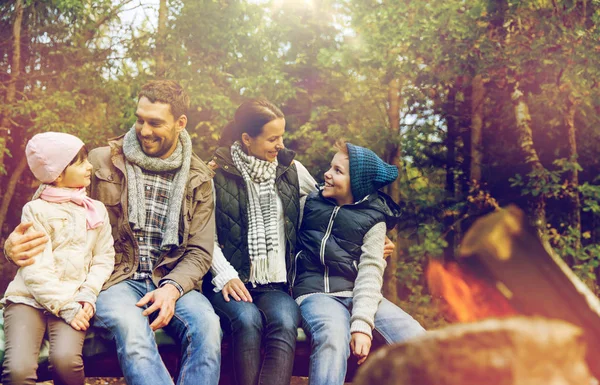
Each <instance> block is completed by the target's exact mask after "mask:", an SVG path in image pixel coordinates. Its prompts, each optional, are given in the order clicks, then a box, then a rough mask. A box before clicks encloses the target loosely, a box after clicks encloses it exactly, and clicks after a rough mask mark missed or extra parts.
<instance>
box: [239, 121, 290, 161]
mask: <svg viewBox="0 0 600 385" xmlns="http://www.w3.org/2000/svg"><path fill="white" fill-rule="evenodd" d="M284 133H285V119H284V118H277V119H275V120H271V121H270V122H269V123H267V124H265V125H264V126H263V128H262V132H261V134H260V135H258V136H257V137H255V138H252V137H251V136H250V135H248V134H247V133H243V134H242V141H243V142H244V145H245V146H246V148H247V149H248V155H252V156H253V157H255V158H258V159H261V160H266V161H267V162H274V161H275V159H277V154H278V153H279V151H280V150H283V149H284V148H285V146H284V145H283V134H284Z"/></svg>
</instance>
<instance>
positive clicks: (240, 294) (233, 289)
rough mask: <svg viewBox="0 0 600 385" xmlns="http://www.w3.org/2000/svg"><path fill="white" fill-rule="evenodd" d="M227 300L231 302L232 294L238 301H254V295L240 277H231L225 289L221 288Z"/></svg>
mask: <svg viewBox="0 0 600 385" xmlns="http://www.w3.org/2000/svg"><path fill="white" fill-rule="evenodd" d="M221 293H222V294H223V298H224V299H225V302H229V296H232V297H233V299H235V300H236V301H238V302H240V301H244V302H252V296H251V295H250V292H249V291H248V289H247V288H246V285H244V283H243V282H242V280H241V279H239V278H233V279H230V280H229V281H228V282H227V283H226V284H225V286H223V290H221Z"/></svg>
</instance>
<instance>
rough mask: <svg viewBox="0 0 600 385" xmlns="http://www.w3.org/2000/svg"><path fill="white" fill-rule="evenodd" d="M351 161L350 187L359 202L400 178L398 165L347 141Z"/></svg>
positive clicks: (355, 199)
mask: <svg viewBox="0 0 600 385" xmlns="http://www.w3.org/2000/svg"><path fill="white" fill-rule="evenodd" d="M346 147H347V148H348V158H349V161H350V188H351V189H352V197H353V198H354V201H355V202H357V201H359V200H361V199H363V198H364V197H366V196H367V195H369V194H372V193H374V192H375V191H377V190H379V189H380V188H382V187H383V186H386V185H388V184H390V183H392V182H393V181H395V180H396V178H398V167H396V166H392V165H391V164H387V163H385V162H384V161H383V160H381V158H380V157H378V156H377V154H375V153H374V152H373V151H371V150H369V149H368V148H364V147H360V146H355V145H354V144H351V143H346Z"/></svg>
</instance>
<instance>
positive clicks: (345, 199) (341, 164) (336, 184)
mask: <svg viewBox="0 0 600 385" xmlns="http://www.w3.org/2000/svg"><path fill="white" fill-rule="evenodd" d="M323 196H324V197H325V198H331V199H334V200H335V201H336V202H337V204H338V206H342V205H345V204H351V203H354V198H353V197H352V189H351V188H350V161H349V159H348V155H346V154H344V153H343V152H338V153H336V154H335V155H334V156H333V159H332V160H331V167H330V168H329V170H327V171H326V172H325V188H324V189H323Z"/></svg>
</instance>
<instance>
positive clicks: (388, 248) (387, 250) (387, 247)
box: [383, 236, 396, 259]
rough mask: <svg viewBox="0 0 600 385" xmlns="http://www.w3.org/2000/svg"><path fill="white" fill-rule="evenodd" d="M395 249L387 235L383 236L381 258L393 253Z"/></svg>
mask: <svg viewBox="0 0 600 385" xmlns="http://www.w3.org/2000/svg"><path fill="white" fill-rule="evenodd" d="M395 249H396V245H395V244H394V242H392V240H391V239H389V238H388V237H387V236H386V237H385V243H384V244H383V259H387V258H388V257H389V256H391V255H392V254H393V253H394V250H395Z"/></svg>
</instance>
